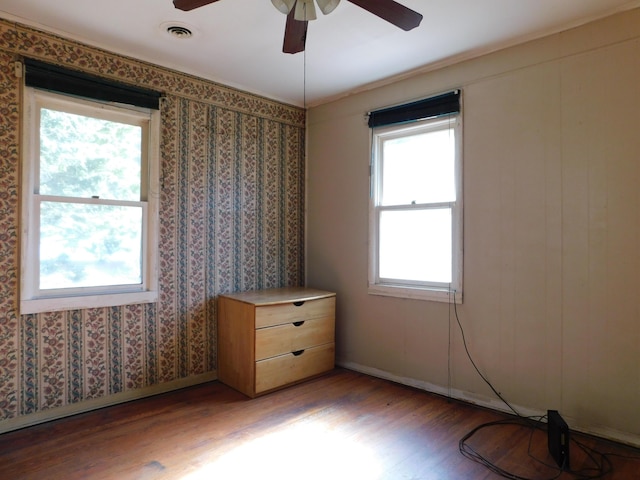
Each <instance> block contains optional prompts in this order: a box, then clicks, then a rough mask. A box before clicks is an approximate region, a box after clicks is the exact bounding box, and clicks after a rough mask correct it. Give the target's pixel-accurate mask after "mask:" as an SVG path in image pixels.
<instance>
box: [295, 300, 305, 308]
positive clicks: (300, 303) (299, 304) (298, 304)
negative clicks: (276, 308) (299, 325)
mask: <svg viewBox="0 0 640 480" xmlns="http://www.w3.org/2000/svg"><path fill="white" fill-rule="evenodd" d="M293 305H294V306H296V307H301V306H302V305H304V301H302V302H293Z"/></svg>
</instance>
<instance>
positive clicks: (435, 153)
mask: <svg viewBox="0 0 640 480" xmlns="http://www.w3.org/2000/svg"><path fill="white" fill-rule="evenodd" d="M382 155H383V157H382V168H383V171H382V198H381V203H380V205H409V204H411V203H413V202H415V203H417V204H420V203H437V202H453V201H455V199H456V189H455V177H454V174H455V170H454V165H455V140H454V130H453V128H451V129H450V128H446V129H444V130H436V131H432V132H426V133H420V134H416V135H410V136H406V137H402V138H396V139H390V140H386V141H385V142H384V145H383V152H382Z"/></svg>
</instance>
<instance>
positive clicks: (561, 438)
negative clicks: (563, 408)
mask: <svg viewBox="0 0 640 480" xmlns="http://www.w3.org/2000/svg"><path fill="white" fill-rule="evenodd" d="M547 435H548V443H549V453H550V454H551V456H552V457H553V459H554V460H555V461H556V463H557V464H558V466H559V467H560V468H562V469H563V470H569V468H570V467H569V426H568V425H567V422H565V421H564V420H563V418H562V417H561V416H560V414H559V413H558V411H557V410H548V411H547Z"/></svg>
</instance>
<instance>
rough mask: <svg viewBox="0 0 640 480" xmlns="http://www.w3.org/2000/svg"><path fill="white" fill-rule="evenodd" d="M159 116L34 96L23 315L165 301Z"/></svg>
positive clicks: (29, 118) (28, 107) (28, 122)
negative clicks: (161, 290)
mask: <svg viewBox="0 0 640 480" xmlns="http://www.w3.org/2000/svg"><path fill="white" fill-rule="evenodd" d="M158 117H159V113H158V111H157V110H151V109H147V108H141V107H134V106H123V105H120V104H113V103H105V102H98V101H93V100H87V99H81V98H78V97H72V96H67V95H59V94H54V93H50V92H45V91H43V90H39V89H36V88H32V87H28V88H26V89H25V129H24V131H25V141H24V145H25V152H24V157H23V215H22V233H23V235H22V271H21V307H20V308H21V313H23V314H24V313H36V312H41V311H52V310H63V309H65V310H68V309H75V308H90V307H103V306H115V305H124V304H129V303H145V302H152V301H155V300H156V299H157V274H156V268H157V267H156V263H157V261H156V257H157V233H156V231H157V224H158V220H157V218H158V148H157V145H158V143H159V118H158Z"/></svg>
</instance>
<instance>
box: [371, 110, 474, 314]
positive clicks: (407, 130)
mask: <svg viewBox="0 0 640 480" xmlns="http://www.w3.org/2000/svg"><path fill="white" fill-rule="evenodd" d="M442 128H451V129H453V131H454V135H455V166H454V169H455V171H454V175H455V188H456V201H455V202H450V203H449V205H450V206H451V212H452V272H451V273H452V281H451V283H450V284H429V283H418V282H412V281H409V280H405V281H398V280H389V279H382V278H380V276H379V274H378V257H379V248H378V238H379V219H380V215H381V212H382V211H384V210H389V209H400V210H411V209H412V208H424V206H420V205H418V206H416V205H400V206H393V207H383V206H380V205H379V201H380V197H381V187H382V161H383V159H382V152H383V149H382V146H383V143H384V141H386V140H389V139H395V138H402V137H404V136H409V135H415V134H416V133H419V132H428V131H434V130H438V129H442ZM370 176H371V179H370V180H371V191H370V196H369V197H370V198H369V287H368V293H369V294H372V295H384V296H392V297H401V298H412V299H420V300H432V301H439V302H454V301H455V302H456V303H462V279H463V270H462V265H463V198H462V114H461V113H457V114H453V115H447V116H444V117H439V118H433V119H427V120H422V121H417V122H412V123H409V124H398V125H390V126H385V127H376V128H374V129H372V156H371V165H370ZM434 205H435V204H434Z"/></svg>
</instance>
